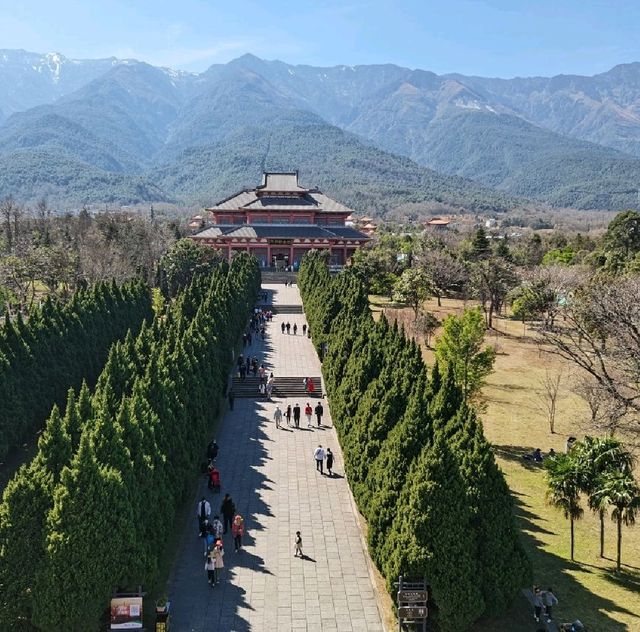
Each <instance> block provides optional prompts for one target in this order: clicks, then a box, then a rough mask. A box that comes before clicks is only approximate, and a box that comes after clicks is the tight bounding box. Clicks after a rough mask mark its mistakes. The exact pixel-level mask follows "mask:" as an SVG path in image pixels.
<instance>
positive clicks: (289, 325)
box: [285, 323, 291, 333]
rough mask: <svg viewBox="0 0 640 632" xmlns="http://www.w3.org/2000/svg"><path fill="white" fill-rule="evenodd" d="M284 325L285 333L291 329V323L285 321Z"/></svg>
mask: <svg viewBox="0 0 640 632" xmlns="http://www.w3.org/2000/svg"><path fill="white" fill-rule="evenodd" d="M285 327H286V328H287V333H290V331H289V330H290V329H291V323H287V324H286V325H285Z"/></svg>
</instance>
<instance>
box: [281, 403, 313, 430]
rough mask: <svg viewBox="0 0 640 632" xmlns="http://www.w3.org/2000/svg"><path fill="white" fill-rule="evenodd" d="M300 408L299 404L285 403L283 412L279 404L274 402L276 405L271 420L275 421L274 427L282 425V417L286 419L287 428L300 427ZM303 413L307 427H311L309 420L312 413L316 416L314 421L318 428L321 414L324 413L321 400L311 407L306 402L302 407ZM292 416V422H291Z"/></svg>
mask: <svg viewBox="0 0 640 632" xmlns="http://www.w3.org/2000/svg"><path fill="white" fill-rule="evenodd" d="M301 412H302V409H301V408H300V404H296V405H295V406H293V407H292V406H291V404H289V405H287V407H286V409H285V411H284V412H282V409H281V408H280V404H276V407H275V409H274V411H273V420H274V421H275V422H276V428H281V427H282V418H283V417H284V418H285V419H286V420H287V426H288V427H289V428H299V427H300V414H301ZM304 414H305V417H306V418H307V428H313V425H312V424H311V420H312V418H313V415H314V414H315V416H316V421H317V424H318V428H320V427H321V426H322V415H324V407H323V406H322V403H321V402H318V403H317V404H316V406H315V408H312V407H311V404H310V403H309V402H307V405H306V406H305V407H304ZM292 418H293V423H292V422H291V420H292Z"/></svg>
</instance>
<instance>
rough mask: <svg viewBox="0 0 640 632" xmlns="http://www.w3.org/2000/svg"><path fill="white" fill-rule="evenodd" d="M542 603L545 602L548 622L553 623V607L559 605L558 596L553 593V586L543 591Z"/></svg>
mask: <svg viewBox="0 0 640 632" xmlns="http://www.w3.org/2000/svg"><path fill="white" fill-rule="evenodd" d="M542 603H543V604H544V614H545V616H546V617H547V623H551V619H552V618H553V617H552V614H553V607H554V606H557V605H558V598H557V597H556V596H555V595H554V594H553V588H547V590H543V591H542Z"/></svg>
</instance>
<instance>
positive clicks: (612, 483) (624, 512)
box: [593, 471, 640, 573]
mask: <svg viewBox="0 0 640 632" xmlns="http://www.w3.org/2000/svg"><path fill="white" fill-rule="evenodd" d="M593 498H594V504H596V506H597V507H598V508H601V509H602V510H605V511H606V509H607V507H609V506H611V507H613V511H612V512H611V519H612V520H613V521H614V522H615V523H616V524H617V526H618V543H617V559H616V571H617V572H618V573H619V572H620V564H621V550H622V525H623V524H624V525H626V526H630V525H632V524H634V523H635V521H636V512H638V511H639V510H640V487H638V483H637V482H636V480H635V479H634V478H633V475H632V474H631V472H620V471H618V472H606V473H605V474H603V475H602V476H601V477H600V479H599V481H598V489H597V490H596V491H595V492H594V494H593Z"/></svg>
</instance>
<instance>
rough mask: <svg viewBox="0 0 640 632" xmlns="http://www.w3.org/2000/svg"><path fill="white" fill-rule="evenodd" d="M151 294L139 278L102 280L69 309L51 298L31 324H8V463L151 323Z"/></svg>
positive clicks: (2, 380)
mask: <svg viewBox="0 0 640 632" xmlns="http://www.w3.org/2000/svg"><path fill="white" fill-rule="evenodd" d="M151 315H152V311H151V293H150V290H149V288H148V287H147V286H146V285H145V284H143V283H142V282H139V281H134V282H130V283H125V284H124V285H122V286H121V287H118V286H117V285H115V283H98V284H97V285H94V286H93V287H91V288H90V289H87V290H79V291H78V292H76V293H75V294H74V296H73V297H72V299H71V300H70V301H69V302H68V303H67V304H62V303H58V302H55V301H52V300H51V299H49V298H47V299H46V300H45V301H44V303H43V305H42V307H40V308H37V309H34V310H33V311H32V312H31V313H30V314H29V318H28V319H27V321H26V322H25V321H23V319H22V317H20V316H19V317H18V319H17V320H16V321H15V322H10V321H9V319H8V317H7V318H6V319H5V324H4V327H0V402H2V405H1V406H0V461H1V460H2V459H3V458H4V457H5V456H6V455H7V453H8V452H9V451H10V450H11V449H13V448H16V447H17V446H19V445H21V444H22V443H24V442H25V441H27V440H28V438H29V436H31V435H33V433H35V432H36V431H38V430H40V429H41V428H42V427H43V425H44V422H45V420H46V418H47V415H48V414H49V412H50V411H51V407H52V406H53V405H54V404H58V405H62V404H63V403H64V401H65V397H66V394H67V389H68V388H69V387H73V388H79V387H80V385H81V383H82V380H83V379H85V380H87V382H88V383H89V384H94V382H95V380H96V377H97V376H98V374H99V373H100V371H101V369H102V367H103V365H104V362H105V360H106V358H107V354H108V353H109V347H110V346H111V345H112V343H113V342H114V341H115V340H119V339H121V338H123V337H124V336H125V334H126V333H127V331H128V330H132V331H133V332H134V333H137V331H138V330H139V329H140V326H141V325H142V322H143V320H144V319H150V318H151Z"/></svg>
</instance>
